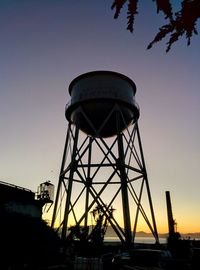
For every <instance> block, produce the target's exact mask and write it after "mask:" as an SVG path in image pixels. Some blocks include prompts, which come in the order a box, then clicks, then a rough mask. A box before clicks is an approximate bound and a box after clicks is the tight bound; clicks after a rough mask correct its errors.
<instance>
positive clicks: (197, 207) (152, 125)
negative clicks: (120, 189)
mask: <svg viewBox="0 0 200 270" xmlns="http://www.w3.org/2000/svg"><path fill="white" fill-rule="evenodd" d="M140 1H141V0H140ZM141 3H142V4H141V5H140V7H139V15H138V16H137V17H136V23H135V32H134V34H131V33H129V32H128V31H127V30H126V14H125V13H124V11H123V12H122V13H121V16H120V18H119V19H118V20H114V19H113V14H114V12H113V11H112V10H111V9H110V7H111V4H112V0H109V1H108V0H101V1H94V0H84V1H81V0H79V1H78V0H1V1H0V93H1V98H0V115H1V117H0V127H1V132H0V149H1V154H0V180H1V181H5V182H9V183H12V184H16V185H19V186H23V187H26V188H28V189H31V190H33V191H36V190H37V187H38V185H39V184H40V183H42V182H43V181H46V180H51V182H52V183H53V184H55V186H57V182H58V174H59V170H60V164H61V159H62V153H63V147H64V140H65V133H66V129H67V121H66V120H65V116H64V109H65V104H66V103H67V102H68V101H69V95H68V85H69V83H70V82H71V81H72V80H73V79H74V78H75V77H76V76H78V75H80V74H82V73H85V72H88V71H92V70H112V71H117V72H120V73H123V74H125V75H127V76H129V77H130V78H131V79H132V80H133V81H134V82H135V83H136V85H137V93H136V100H137V102H138V104H139V106H140V111H141V116H140V119H139V126H140V132H141V137H142V142H143V150H144V155H145V162H146V166H147V173H148V177H149V182H150V183H149V184H150V188H151V194H152V198H153V205H154V210H155V216H156V221H157V226H158V231H159V232H164V231H165V232H166V231H167V214H166V213H167V212H166V202H165V191H166V190H169V191H170V193H171V200H172V204H173V213H174V218H175V219H176V221H177V223H178V230H179V231H180V232H195V231H200V196H199V195H200V171H199V168H200V142H199V140H200V121H199V117H200V89H199V82H200V54H199V48H200V46H199V45H200V37H199V36H195V37H194V38H193V39H192V43H191V45H190V46H189V47H187V45H186V43H187V42H186V40H185V39H180V41H178V42H177V43H176V44H175V45H174V46H173V47H172V49H171V51H170V52H169V53H167V54H166V53H165V49H166V45H165V43H166V42H167V40H164V41H163V42H161V43H159V44H157V45H156V46H154V47H153V48H152V49H151V50H146V47H147V45H148V43H149V42H150V41H151V40H152V39H153V38H154V35H155V34H156V32H157V29H158V28H159V27H160V26H161V25H162V23H164V20H163V17H164V16H163V15H162V14H160V15H156V7H155V3H153V2H151V1H145V0H144V1H141Z"/></svg>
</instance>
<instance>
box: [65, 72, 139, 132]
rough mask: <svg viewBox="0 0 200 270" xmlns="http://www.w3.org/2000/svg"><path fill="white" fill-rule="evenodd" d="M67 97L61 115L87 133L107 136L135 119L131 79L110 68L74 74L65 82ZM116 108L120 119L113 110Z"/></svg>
mask: <svg viewBox="0 0 200 270" xmlns="http://www.w3.org/2000/svg"><path fill="white" fill-rule="evenodd" d="M69 93H70V95H71V100H70V102H69V104H68V105H67V106H66V111H65V115H66V118H67V120H68V121H70V122H72V123H73V124H75V125H76V124H77V123H79V128H80V129H81V130H82V131H83V132H85V133H86V134H88V135H92V136H99V137H100V136H101V137H110V136H113V135H116V134H117V132H118V131H119V129H120V131H122V130H124V129H125V128H126V127H127V126H128V125H130V124H131V122H135V121H137V119H138V117H139V107H138V105H137V103H136V102H135V93H136V86H135V83H134V82H133V81H132V80H131V79H130V78H128V77H126V76H125V75H123V74H120V73H117V72H113V71H93V72H88V73H85V74H82V75H80V76H78V77H76V78H75V79H74V80H73V81H72V82H71V83H70V85H69ZM117 111H118V112H120V115H121V117H120V119H121V120H120V123H117V121H116V112H117Z"/></svg>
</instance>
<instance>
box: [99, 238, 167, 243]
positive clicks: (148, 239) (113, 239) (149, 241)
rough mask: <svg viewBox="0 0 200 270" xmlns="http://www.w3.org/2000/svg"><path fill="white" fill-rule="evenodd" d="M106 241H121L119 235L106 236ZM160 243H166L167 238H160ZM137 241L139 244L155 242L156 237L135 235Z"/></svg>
mask: <svg viewBox="0 0 200 270" xmlns="http://www.w3.org/2000/svg"><path fill="white" fill-rule="evenodd" d="M104 241H105V242H120V240H119V238H118V237H114V236H113V237H105V239H104ZM159 241H160V244H166V243H167V238H159ZM135 243H139V244H154V243H155V238H154V237H135Z"/></svg>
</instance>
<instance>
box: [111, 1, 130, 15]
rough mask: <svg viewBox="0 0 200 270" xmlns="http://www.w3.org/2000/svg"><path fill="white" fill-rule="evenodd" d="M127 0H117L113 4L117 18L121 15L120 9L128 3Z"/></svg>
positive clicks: (112, 7)
mask: <svg viewBox="0 0 200 270" xmlns="http://www.w3.org/2000/svg"><path fill="white" fill-rule="evenodd" d="M126 1H127V0H115V1H114V2H113V4H112V6H111V9H114V8H115V15H114V18H115V19H117V18H118V17H119V14H120V11H121V9H122V8H123V5H124V4H125V3H126Z"/></svg>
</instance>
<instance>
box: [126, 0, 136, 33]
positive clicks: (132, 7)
mask: <svg viewBox="0 0 200 270" xmlns="http://www.w3.org/2000/svg"><path fill="white" fill-rule="evenodd" d="M137 4H138V0H129V4H128V12H127V19H128V23H127V29H128V30H129V31H131V32H133V26H134V20H135V15H136V14H137V13H138V12H137Z"/></svg>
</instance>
